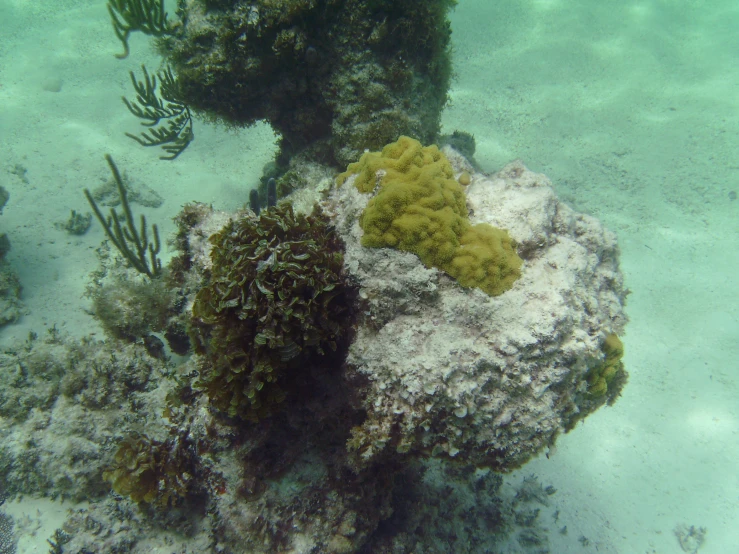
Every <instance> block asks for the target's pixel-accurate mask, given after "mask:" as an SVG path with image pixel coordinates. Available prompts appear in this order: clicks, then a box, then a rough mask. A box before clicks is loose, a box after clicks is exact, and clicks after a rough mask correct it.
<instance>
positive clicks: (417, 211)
mask: <svg viewBox="0 0 739 554" xmlns="http://www.w3.org/2000/svg"><path fill="white" fill-rule="evenodd" d="M355 173H356V174H357V177H356V179H355V180H354V186H356V187H357V189H358V190H360V191H361V192H365V193H369V192H373V191H375V190H376V193H375V196H374V197H373V198H372V199H371V200H370V201H369V203H368V204H367V208H366V209H365V210H364V212H363V213H362V216H361V219H360V225H361V226H362V229H363V230H364V236H363V237H362V245H363V246H368V247H372V248H382V247H390V248H397V249H398V250H404V251H406V252H413V253H414V254H416V255H417V256H418V257H419V258H420V259H421V261H422V262H423V263H424V265H426V266H427V267H436V268H438V269H441V270H442V271H445V272H447V273H448V274H449V275H451V276H452V277H454V278H455V279H456V280H457V281H458V282H459V284H460V285H462V286H464V287H477V288H480V289H481V290H483V291H484V292H486V293H487V294H489V295H491V296H497V295H499V294H502V293H503V292H505V291H506V290H508V289H510V288H511V286H512V285H513V283H514V281H515V280H516V279H518V278H519V277H520V275H521V271H520V268H521V265H522V264H523V261H522V260H521V258H519V257H518V255H517V254H516V251H515V242H514V241H513V240H512V239H511V238H510V236H509V235H508V233H507V232H506V231H504V230H502V229H496V228H495V227H492V226H491V225H487V224H485V223H478V224H477V225H472V224H471V223H470V221H469V217H468V215H467V206H466V204H465V194H464V190H463V188H462V185H460V184H459V183H458V182H457V181H456V180H455V179H454V171H453V169H452V166H451V164H450V163H449V161H448V160H447V158H446V156H444V154H442V153H441V152H440V151H439V149H438V148H437V147H436V146H433V145H432V146H427V147H423V146H422V145H421V143H420V142H418V141H417V140H414V139H412V138H409V137H405V136H403V137H400V139H398V141H397V142H394V143H391V144H388V145H387V146H385V148H383V150H382V152H366V153H365V154H364V155H363V156H362V158H361V159H360V160H359V162H356V163H352V164H349V167H348V168H347V170H346V172H344V173H342V174H340V175H339V176H338V178H337V183H338V184H339V185H341V184H343V183H344V182H345V181H346V180H347V179H348V178H349V176H351V175H352V174H355Z"/></svg>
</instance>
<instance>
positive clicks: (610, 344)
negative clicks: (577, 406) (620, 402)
mask: <svg viewBox="0 0 739 554" xmlns="http://www.w3.org/2000/svg"><path fill="white" fill-rule="evenodd" d="M601 350H602V351H603V354H604V356H605V358H604V360H603V363H602V364H599V365H597V366H595V367H594V368H592V369H591V370H590V371H588V374H587V375H586V379H587V381H588V394H589V395H590V396H592V397H598V396H604V395H605V396H607V398H608V403H609V404H612V403H613V402H614V401H615V400H616V398H617V397H618V395H619V394H620V393H621V389H622V388H623V385H624V384H625V383H626V372H625V370H624V364H623V362H622V361H621V358H622V357H623V355H624V345H623V343H622V342H621V339H619V338H618V336H617V335H615V334H613V333H612V334H610V335H608V336H607V337H606V338H605V340H604V341H603V346H601Z"/></svg>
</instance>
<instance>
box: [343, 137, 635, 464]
mask: <svg viewBox="0 0 739 554" xmlns="http://www.w3.org/2000/svg"><path fill="white" fill-rule="evenodd" d="M447 154H448V156H449V157H450V158H451V163H452V164H453V166H454V172H455V173H461V172H462V171H463V170H467V171H469V170H470V167H469V166H467V165H465V161H464V160H463V159H462V158H461V157H460V156H459V155H458V154H455V153H454V152H452V151H447ZM390 173H391V171H388V173H387V174H388V175H389V174H390ZM378 175H380V179H378V181H381V179H384V178H385V176H383V175H382V172H381V171H380V172H378ZM358 178H359V177H358ZM465 192H466V207H467V208H468V209H469V210H470V212H471V213H473V214H474V215H472V216H470V224H471V225H480V224H486V225H490V226H492V227H496V228H503V229H506V230H507V231H508V233H510V236H511V238H512V239H513V241H515V244H516V245H517V249H518V252H519V254H520V255H521V258H522V259H523V265H522V267H521V270H520V275H521V276H520V278H519V279H518V280H516V281H515V283H514V284H513V286H512V287H511V288H510V289H509V290H507V291H505V292H503V293H502V294H500V295H498V296H490V295H488V294H485V293H484V292H483V291H481V290H479V289H476V288H463V287H461V286H460V284H459V283H458V282H457V281H456V280H455V279H450V278H449V277H450V274H451V272H445V271H440V270H439V269H435V268H428V267H424V266H423V264H422V263H421V261H420V260H419V259H418V258H417V257H416V256H413V255H409V254H408V253H405V252H402V251H400V250H398V249H395V248H366V247H365V246H364V236H365V230H364V229H363V227H364V221H363V217H364V214H366V213H367V210H369V209H370V206H371V203H372V201H373V200H374V199H379V198H380V195H381V194H382V184H380V185H379V186H378V187H376V192H375V194H376V196H374V197H373V198H370V197H369V195H366V194H364V193H362V192H360V191H359V190H358V189H357V187H355V186H350V182H347V183H346V184H344V185H343V186H340V187H337V189H336V191H335V193H334V196H333V198H332V200H333V202H335V203H336V207H335V208H334V209H335V212H336V213H337V214H338V216H337V229H338V231H339V234H340V235H341V237H342V239H343V240H344V241H345V243H346V256H345V260H346V262H345V263H346V265H347V268H348V269H349V271H350V273H351V275H352V276H353V278H354V279H356V280H357V282H358V283H359V285H360V292H359V294H360V297H361V298H364V299H366V301H367V304H368V306H367V308H366V309H365V310H364V311H363V315H364V317H363V318H362V319H360V321H359V323H358V330H357V335H356V339H355V340H354V342H353V343H352V345H351V347H350V349H349V355H348V358H347V365H348V367H349V369H348V371H347V379H350V380H351V382H352V383H364V385H362V390H361V393H360V394H359V397H360V398H362V399H363V402H362V405H361V407H362V408H363V409H364V410H365V413H366V419H365V421H364V422H363V423H362V424H361V425H358V426H356V427H355V428H354V429H353V431H352V437H351V438H350V439H349V441H348V443H347V447H348V449H349V450H350V451H351V452H352V455H353V457H354V464H356V466H357V467H365V466H366V465H367V464H372V463H374V462H375V461H376V460H380V459H386V458H387V457H397V456H401V457H402V456H412V457H417V456H433V457H437V456H440V457H444V458H449V459H455V460H458V461H460V462H463V463H472V464H475V465H480V466H489V467H491V468H493V469H495V470H497V471H508V470H511V469H514V468H517V467H520V466H521V465H523V464H524V463H526V462H527V461H528V460H530V459H531V458H532V457H533V456H535V455H536V454H538V453H539V452H541V451H542V450H543V449H544V448H545V447H547V446H550V445H551V444H553V442H554V441H555V439H556V437H557V435H558V434H559V433H560V432H562V431H565V430H569V429H571V428H572V427H573V426H574V424H575V423H576V422H577V421H579V420H580V419H582V418H583V417H585V416H586V415H587V414H588V413H590V412H592V411H593V410H595V409H597V408H598V407H599V406H601V405H602V404H604V403H605V402H606V399H607V398H613V399H615V398H616V397H617V396H618V394H619V393H620V388H621V387H622V386H623V384H624V382H625V372H623V373H622V374H621V375H622V378H619V379H614V380H613V381H612V382H613V387H612V388H611V389H609V395H608V396H605V395H603V396H594V395H593V394H592V388H591V387H592V385H591V384H589V381H593V377H592V375H593V374H592V371H593V368H601V367H603V361H602V360H603V357H604V354H603V352H604V348H605V349H607V348H608V347H607V346H604V345H607V341H609V340H611V339H607V337H610V336H612V335H614V334H621V333H622V332H623V328H624V325H625V323H626V321H627V318H626V316H625V314H624V311H623V306H624V300H625V296H626V290H625V288H624V286H623V277H622V275H621V273H620V270H619V267H618V246H617V244H616V237H615V235H614V234H613V233H611V232H609V231H608V230H606V229H604V228H603V226H602V225H601V224H600V223H599V222H598V221H597V220H595V219H594V218H592V217H589V216H586V215H583V214H578V213H576V212H574V211H573V210H572V209H570V208H569V207H568V206H566V205H565V204H563V203H561V202H560V201H559V200H558V199H557V198H556V196H555V194H554V192H553V190H552V188H551V185H550V183H549V181H548V180H547V179H546V177H544V176H543V175H539V174H535V173H532V172H530V171H528V170H527V169H526V168H525V167H524V166H523V165H522V164H520V163H514V164H511V165H509V166H507V167H506V168H504V169H503V170H502V171H501V172H500V173H498V174H496V175H494V176H492V177H486V176H484V175H481V174H479V173H473V174H472V176H471V184H470V185H469V187H467V189H466V191H465ZM396 205H397V204H396ZM421 291H423V292H421ZM609 367H610V366H609ZM620 371H623V369H622V368H621V369H620ZM611 395H613V396H611Z"/></svg>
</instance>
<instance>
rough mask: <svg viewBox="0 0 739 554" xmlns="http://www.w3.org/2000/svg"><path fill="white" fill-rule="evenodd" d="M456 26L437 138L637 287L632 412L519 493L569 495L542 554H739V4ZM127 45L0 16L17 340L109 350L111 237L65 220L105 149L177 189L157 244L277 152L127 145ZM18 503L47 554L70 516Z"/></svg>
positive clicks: (93, 7)
mask: <svg viewBox="0 0 739 554" xmlns="http://www.w3.org/2000/svg"><path fill="white" fill-rule="evenodd" d="M451 21H452V28H453V38H452V41H453V49H454V50H453V62H454V72H455V75H454V79H453V83H452V89H451V92H450V96H451V104H450V105H449V106H448V107H447V108H446V109H445V111H444V113H443V117H442V125H443V131H445V132H451V131H453V130H455V129H462V130H465V131H467V132H470V133H472V134H474V136H475V138H476V142H477V151H476V155H475V157H476V160H477V162H478V163H479V164H480V165H481V166H482V169H483V170H484V171H488V172H494V171H497V170H499V169H500V168H501V167H502V166H503V165H505V164H506V163H508V162H510V161H512V160H514V159H521V160H523V162H524V163H525V164H526V165H527V166H528V167H529V168H530V169H531V170H533V171H537V172H541V173H544V174H546V175H547V176H548V177H549V178H550V179H551V181H552V182H553V184H554V187H555V190H556V192H557V194H558V195H559V197H560V198H562V199H563V200H565V201H566V202H568V203H569V204H570V205H572V206H573V207H574V208H575V209H577V210H578V211H582V212H585V213H588V214H591V215H593V216H595V217H597V218H599V219H600V220H601V221H602V222H603V223H604V224H605V225H606V226H607V227H608V228H610V229H611V230H613V231H615V232H616V233H617V235H618V239H619V244H620V247H621V268H622V270H623V272H624V274H625V278H626V284H627V286H628V287H629V289H630V290H631V294H630V296H629V297H628V304H627V313H628V315H629V317H630V320H631V321H630V323H629V324H628V326H627V329H626V334H625V336H624V337H623V340H624V344H625V347H626V355H625V364H626V368H627V370H628V371H629V373H630V379H629V383H628V385H627V386H626V388H625V389H624V393H623V396H622V397H621V398H620V399H619V400H618V402H616V403H615V405H614V406H613V407H607V408H603V409H601V410H599V411H598V412H596V413H595V414H593V415H591V416H590V417H588V419H587V420H586V421H585V422H584V423H583V424H580V425H579V426H578V427H577V428H576V429H575V430H574V431H572V432H570V433H569V434H567V435H564V436H562V437H560V438H559V440H558V443H557V449H556V451H555V452H552V454H551V455H550V456H549V457H548V458H545V457H540V458H537V459H536V460H534V461H532V462H530V463H529V464H527V465H526V466H525V467H524V468H523V469H522V470H520V471H519V472H516V473H514V474H513V475H511V476H510V477H508V479H510V482H511V483H516V482H517V480H519V481H520V479H521V478H522V477H523V476H525V475H529V474H531V473H535V474H536V475H537V476H538V477H539V479H540V480H541V481H542V482H543V483H544V484H547V485H552V486H554V487H555V488H556V489H557V491H558V492H557V494H556V496H555V498H556V500H555V501H556V505H557V508H558V510H559V520H558V521H557V522H556V523H554V522H553V523H551V524H550V525H549V527H550V530H551V535H550V547H551V551H552V552H562V553H565V552H573V553H574V552H599V553H603V552H608V553H640V554H641V553H660V554H663V553H671V552H675V553H679V552H682V551H685V552H691V551H696V550H691V549H690V548H691V547H690V546H681V544H680V542H679V541H678V538H677V536H676V533H675V530H676V529H678V530H679V529H681V528H682V527H681V526H687V528H690V526H695V528H696V529H698V528H705V529H706V538H705V543H704V544H702V545H701V546H700V547H699V551H700V553H701V554H706V553H720V554H724V553H731V552H739V529H737V527H736V524H735V522H736V521H739V479H738V475H737V467H736V459H737V456H739V442H738V440H737V437H738V434H737V433H738V432H739V424H738V419H737V417H738V416H737V409H738V406H737V401H736V399H737V392H738V391H737V383H738V382H739V376H738V375H737V370H738V369H739V367H738V366H737V361H736V360H737V359H739V340H737V337H739V320H738V317H739V307H738V305H737V293H738V292H739V288H738V287H737V278H736V275H737V270H738V269H739V257H737V251H738V247H739V200H738V199H737V194H738V193H739V179H738V177H737V176H738V173H737V171H739V159H737V157H736V156H737V155H736V152H737V151H738V149H737V132H736V131H737V129H738V128H739V125H738V124H739V112H738V110H737V108H739V106H738V104H739V95H737V86H739V64H737V55H738V53H739V35H737V33H736V29H737V28H739V7H737V5H736V4H735V3H733V2H727V1H721V2H718V1H716V2H712V3H706V2H699V1H698V0H693V1H689V0H686V1H684V2H677V1H662V2H658V1H643V2H619V3H612V2H597V1H570V2H561V1H553V0H552V1H544V0H542V1H521V2H493V1H491V0H486V1H484V0H480V1H476V2H475V1H472V0H460V3H459V5H458V6H457V7H456V9H455V10H454V11H453V12H452V14H451ZM119 47H120V45H119V43H118V42H117V41H116V39H115V37H114V36H113V34H112V31H111V29H110V24H109V19H108V14H107V11H106V9H105V5H104V3H103V2H102V1H99V2H94V3H93V2H73V1H70V0H64V1H58V2H54V3H53V4H48V5H41V4H36V3H32V2H24V1H21V0H0V153H1V154H0V160H1V162H2V164H1V165H0V172H1V173H0V185H2V186H4V187H5V188H6V189H7V190H8V191H9V192H10V200H9V202H8V204H7V206H6V207H5V209H4V211H3V214H2V216H1V217H0V225H2V231H3V232H7V233H8V234H9V237H10V241H11V244H12V245H13V248H12V250H11V252H10V254H9V255H8V260H9V262H10V264H11V265H12V266H13V267H14V268H15V270H16V271H17V273H18V275H19V278H20V281H21V283H22V285H23V291H24V292H23V302H24V304H25V306H26V309H27V313H26V314H25V315H24V316H23V317H22V318H21V319H20V320H19V321H18V322H17V323H14V324H12V325H9V326H6V327H4V328H3V329H2V331H0V339H1V340H2V341H3V343H4V344H6V345H7V344H10V343H11V342H12V341H13V340H14V339H19V340H23V339H25V338H26V337H27V336H28V333H29V332H31V331H33V332H37V333H43V332H44V330H45V329H48V328H51V327H53V326H56V327H57V328H59V329H61V330H63V331H65V332H67V333H70V334H71V335H73V336H83V335H86V334H88V333H98V334H100V329H99V327H98V325H97V323H96V322H95V320H93V319H92V318H91V317H90V316H89V314H88V313H87V312H86V309H89V300H88V299H86V298H84V297H83V295H84V292H85V287H86V282H87V274H88V273H89V271H90V270H91V268H94V267H96V264H97V260H96V254H95V248H96V247H97V245H98V244H99V243H100V241H102V240H103V238H104V236H103V232H102V229H101V228H100V226H99V225H95V226H93V228H92V229H91V230H90V232H89V233H88V234H86V235H84V236H83V237H74V236H69V235H67V234H65V233H63V232H61V231H59V230H58V229H56V228H55V227H54V225H53V224H54V223H55V222H59V221H64V220H66V219H67V218H68V216H69V212H70V210H72V209H74V210H78V211H85V210H86V209H87V206H86V204H85V201H84V197H83V196H82V194H81V190H82V189H83V188H85V187H89V188H95V187H97V186H98V185H99V184H100V183H101V182H103V181H104V180H106V179H107V167H106V165H105V162H104V159H103V154H104V153H106V152H112V153H113V154H114V155H115V157H116V160H117V161H118V162H119V163H120V164H121V165H122V166H123V167H125V168H126V169H127V170H128V171H130V172H131V173H132V174H135V176H136V177H137V178H138V179H140V180H141V181H144V182H146V183H148V184H149V185H150V186H152V187H153V188H155V189H157V190H159V192H160V193H165V192H166V195H165V196H166V202H165V204H164V205H163V206H162V207H161V208H157V209H154V208H137V209H140V210H141V211H142V212H143V213H146V214H147V216H150V217H155V218H156V219H157V220H158V221H161V222H162V223H161V229H160V232H161V233H162V235H163V236H168V235H170V234H171V233H172V232H173V231H174V223H173V222H171V218H172V217H174V216H175V215H176V214H177V212H178V211H179V209H180V207H181V206H182V205H183V204H184V203H186V202H189V201H193V200H197V201H203V202H206V203H212V204H213V205H214V207H216V208H217V209H224V210H234V209H237V208H239V207H240V206H241V205H243V204H244V202H245V199H244V193H243V189H244V183H249V186H253V185H254V184H255V183H256V182H257V181H258V179H259V176H260V174H261V170H262V167H263V165H264V164H265V163H266V162H268V161H269V160H270V159H271V156H272V155H273V152H274V148H275V137H274V134H273V133H272V131H271V130H270V129H269V128H268V127H267V126H266V125H260V126H256V127H253V128H250V129H244V130H240V131H227V130H225V129H224V128H222V127H218V126H215V125H209V124H205V123H202V122H198V129H197V141H196V142H194V143H193V145H192V146H191V147H190V148H189V149H188V151H187V152H186V153H185V154H184V155H183V156H182V157H180V158H179V159H178V160H177V161H176V162H175V164H174V165H168V164H167V163H165V162H159V161H158V160H157V159H156V155H155V154H154V153H153V152H152V151H150V150H146V149H143V148H140V147H139V146H138V145H136V144H135V143H133V142H132V141H130V140H129V139H128V138H126V137H125V135H124V134H123V133H124V131H128V132H136V131H137V128H136V123H135V122H134V121H132V118H131V117H130V114H128V113H127V112H126V111H125V109H124V108H123V106H122V105H121V104H120V96H121V95H122V94H127V93H129V92H130V91H129V89H128V87H129V81H128V72H129V71H132V70H138V69H139V67H140V65H141V64H142V63H146V64H147V66H149V67H157V65H158V58H157V56H156V54H155V53H154V52H153V50H152V49H151V47H150V45H149V43H148V41H147V39H146V37H143V36H138V35H134V36H132V38H131V50H132V55H131V56H129V58H127V59H126V60H117V59H116V58H115V57H114V54H115V53H117V52H118V51H119ZM22 169H25V170H26V171H22ZM22 176H24V177H25V180H24V178H23V177H22ZM165 258H166V255H165ZM24 502H25V504H24V503H21V504H14V505H12V506H8V507H7V508H8V512H9V513H13V515H14V516H15V517H16V519H17V520H18V521H21V520H22V518H23V514H26V517H27V520H28V521H31V520H32V523H28V521H27V522H26V524H25V525H23V526H18V528H19V529H20V530H21V537H20V544H19V551H21V552H42V551H45V550H44V549H45V548H48V545H46V544H45V540H46V538H48V537H49V536H51V533H52V532H53V531H54V529H56V528H57V527H58V526H59V524H60V521H61V520H62V519H63V517H64V516H63V514H64V510H65V509H66V506H60V505H59V504H58V503H56V504H55V503H49V502H42V501H35V500H33V499H29V498H28V497H27V498H26V500H25V501H24ZM37 510H40V511H39V512H38V513H37ZM28 518H30V519H28ZM33 522H36V523H33ZM36 525H38V530H36V531H35V536H32V533H31V530H33V529H35V527H34V526H36ZM563 526H566V527H567V534H566V535H564V534H561V533H559V532H558V531H559V530H560V529H561V528H562V527H563ZM686 544H687V543H686ZM686 548H687V549H686ZM450 551H452V550H450Z"/></svg>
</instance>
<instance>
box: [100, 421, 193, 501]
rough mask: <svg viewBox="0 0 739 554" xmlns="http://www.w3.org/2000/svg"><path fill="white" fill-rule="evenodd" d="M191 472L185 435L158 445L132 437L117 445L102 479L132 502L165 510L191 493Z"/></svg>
mask: <svg viewBox="0 0 739 554" xmlns="http://www.w3.org/2000/svg"><path fill="white" fill-rule="evenodd" d="M195 469H196V468H195V456H194V454H192V452H191V449H190V444H189V441H188V438H187V435H185V436H180V437H175V438H174V439H168V440H166V441H164V442H160V441H156V440H153V439H150V438H149V437H147V436H146V435H140V434H134V435H131V436H130V437H128V438H126V439H124V440H123V441H122V442H121V445H120V446H119V447H118V450H117V451H116V453H115V456H114V463H113V465H112V466H111V467H109V468H108V469H107V470H106V471H104V472H103V478H104V479H105V480H106V481H109V482H110V483H111V484H112V486H113V490H114V491H115V492H117V493H118V494H122V495H125V496H129V497H130V498H131V500H133V501H134V502H146V503H147V504H152V503H154V504H157V505H159V506H162V507H166V506H174V505H176V504H179V503H180V502H181V501H182V500H183V499H184V498H185V497H186V496H187V495H188V494H190V493H192V492H193V491H194V489H195V487H196V482H195V477H196V476H195V473H196V471H195Z"/></svg>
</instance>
